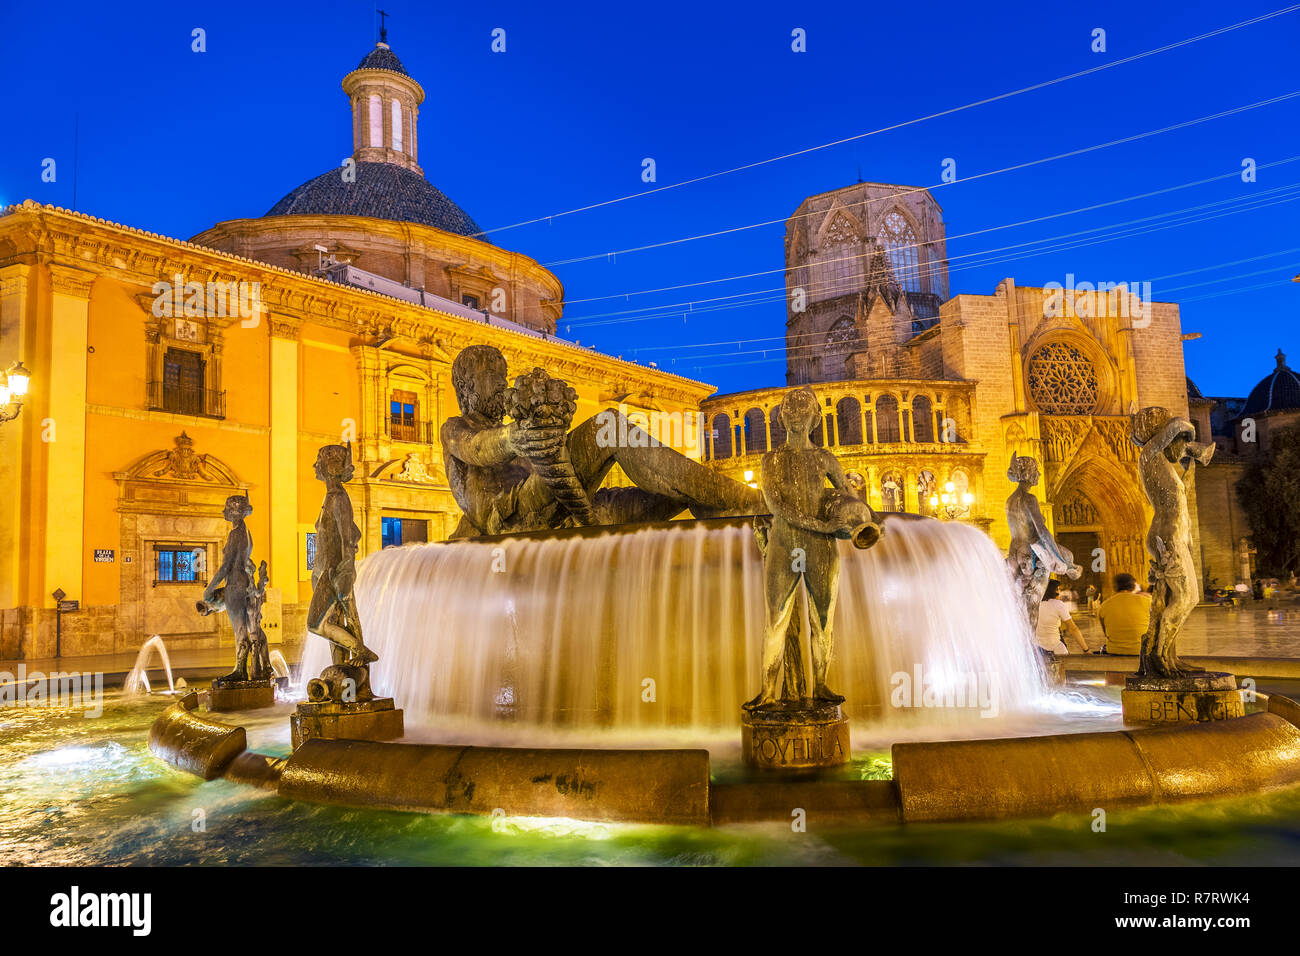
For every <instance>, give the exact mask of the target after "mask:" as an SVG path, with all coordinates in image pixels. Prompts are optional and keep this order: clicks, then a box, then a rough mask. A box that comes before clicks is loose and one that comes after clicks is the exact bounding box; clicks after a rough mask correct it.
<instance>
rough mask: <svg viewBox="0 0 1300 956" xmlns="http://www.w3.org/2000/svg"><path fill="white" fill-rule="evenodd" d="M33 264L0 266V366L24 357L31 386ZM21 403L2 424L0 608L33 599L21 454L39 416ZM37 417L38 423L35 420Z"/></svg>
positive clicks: (34, 365)
mask: <svg viewBox="0 0 1300 956" xmlns="http://www.w3.org/2000/svg"><path fill="white" fill-rule="evenodd" d="M31 271H32V267H31V266H25V265H12V266H6V267H5V268H3V269H0V370H3V369H7V368H8V367H9V366H10V365H11V364H13V363H14V362H15V361H18V360H22V363H23V364H24V365H25V366H27V368H28V370H29V371H31V372H32V375H33V380H32V385H33V387H35V388H38V389H39V388H40V387H41V385H42V384H43V383H41V382H40V381H39V379H37V378H36V376H38V375H40V374H42V373H43V371H44V369H43V368H42V367H41V366H40V365H38V364H37V363H36V361H35V360H34V359H33V357H32V350H33V348H34V345H35V342H34V334H33V333H34V330H33V329H30V328H29V327H28V326H27V324H26V323H25V322H24V319H25V318H26V316H27V305H28V302H29V299H28V296H29V294H30V290H31ZM32 397H34V396H29V397H28V399H26V400H24V402H23V411H22V414H21V415H19V416H18V418H16V419H15V420H14V421H12V422H7V423H6V424H3V425H0V488H4V489H6V491H7V493H6V494H5V495H3V496H0V608H18V607H23V606H25V605H28V604H29V603H30V601H31V598H30V597H29V596H28V593H27V592H28V591H30V590H31V588H30V586H29V587H28V588H27V589H24V588H23V576H24V575H23V571H24V569H25V568H26V567H27V566H28V565H27V562H28V560H29V559H30V558H31V557H32V555H31V553H30V552H29V551H27V550H26V549H25V548H24V547H23V535H24V534H29V533H30V532H31V530H32V529H31V528H30V527H28V525H29V524H30V522H28V521H26V520H24V512H23V500H24V498H25V497H26V496H25V495H24V493H23V492H24V489H25V488H26V487H27V482H26V479H25V477H24V476H25V475H26V473H27V462H26V457H25V456H24V454H23V446H24V444H26V443H25V442H24V441H23V438H24V436H25V435H28V434H36V432H34V431H30V430H31V429H34V428H36V427H37V426H38V425H39V422H38V421H36V419H35V416H34V415H33V412H32V408H31V398H32ZM34 422H36V424H33V423H34Z"/></svg>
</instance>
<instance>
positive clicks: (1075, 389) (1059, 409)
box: [1027, 342, 1098, 415]
mask: <svg viewBox="0 0 1300 956" xmlns="http://www.w3.org/2000/svg"><path fill="white" fill-rule="evenodd" d="M1027 377H1028V379H1029V395H1030V397H1031V398H1032V399H1033V400H1034V404H1035V405H1037V406H1038V410H1039V411H1040V412H1043V413H1045V414H1047V415H1091V414H1092V413H1093V412H1095V411H1096V410H1097V393H1098V385H1097V369H1096V368H1095V367H1094V366H1093V364H1092V362H1091V361H1090V360H1089V359H1088V357H1087V356H1086V355H1084V354H1083V352H1082V351H1080V350H1079V349H1077V348H1075V347H1074V346H1073V345H1069V344H1067V343H1065V342H1052V343H1050V344H1048V345H1044V346H1043V347H1042V348H1040V349H1039V350H1038V351H1037V352H1035V353H1034V354H1033V355H1032V356H1031V357H1030V359H1029V368H1028V372H1027Z"/></svg>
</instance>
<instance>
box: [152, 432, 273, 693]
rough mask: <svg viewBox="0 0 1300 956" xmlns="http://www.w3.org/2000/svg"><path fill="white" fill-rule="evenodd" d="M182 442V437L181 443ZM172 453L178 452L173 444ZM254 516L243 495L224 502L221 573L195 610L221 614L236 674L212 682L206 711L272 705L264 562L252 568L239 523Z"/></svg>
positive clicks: (245, 536) (245, 529)
mask: <svg viewBox="0 0 1300 956" xmlns="http://www.w3.org/2000/svg"><path fill="white" fill-rule="evenodd" d="M184 437H185V436H184V435H183V434H182V436H181V438H184ZM176 445H177V448H178V449H181V448H182V447H183V446H182V444H181V440H180V439H177V442H176ZM252 513H253V506H252V505H251V504H249V502H248V497H247V496H246V495H231V496H230V497H229V498H227V499H226V507H225V511H224V512H223V515H224V517H225V519H226V520H227V521H229V522H230V524H231V528H230V535H229V537H227V538H226V547H225V550H224V551H222V553H221V567H219V568H218V569H217V571H216V573H215V574H213V575H212V579H211V580H210V581H209V582H208V586H207V588H206V589H205V590H204V592H203V597H202V599H201V600H199V601H198V602H197V603H196V605H195V610H197V611H198V612H199V613H200V614H202V615H204V616H207V615H209V614H216V613H220V612H221V611H225V612H226V613H227V614H228V615H229V616H230V626H231V627H232V628H233V629H234V632H235V669H234V670H233V671H231V672H230V673H229V674H227V675H226V676H224V677H218V678H217V679H216V680H214V681H213V682H212V689H211V690H210V691H209V693H208V709H209V710H215V711H228V710H248V709H254V708H258V707H270V706H271V705H272V704H274V703H275V683H274V680H273V677H274V675H273V673H272V671H271V659H270V656H269V654H268V652H267V641H266V632H265V631H264V630H262V606H263V604H265V603H266V583H267V574H266V562H265V561H263V562H262V564H261V567H260V568H259V569H257V571H256V577H254V574H255V570H254V567H253V536H252V535H251V534H249V532H248V526H247V525H246V524H245V523H244V519H246V518H247V517H248V516H249V515H251V514H252Z"/></svg>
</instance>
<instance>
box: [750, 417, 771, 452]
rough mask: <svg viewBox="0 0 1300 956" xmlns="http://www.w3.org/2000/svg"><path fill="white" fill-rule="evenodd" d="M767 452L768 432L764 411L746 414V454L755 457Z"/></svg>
mask: <svg viewBox="0 0 1300 956" xmlns="http://www.w3.org/2000/svg"><path fill="white" fill-rule="evenodd" d="M765 451H767V431H766V429H764V427H763V410H762V409H761V408H751V409H750V410H749V411H747V412H745V452H746V453H747V454H750V455H753V454H758V453H761V452H765Z"/></svg>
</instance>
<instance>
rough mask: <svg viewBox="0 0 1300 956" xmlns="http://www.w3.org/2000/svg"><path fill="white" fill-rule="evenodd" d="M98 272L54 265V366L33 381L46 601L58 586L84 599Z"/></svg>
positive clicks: (51, 328) (43, 595) (26, 411)
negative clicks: (40, 450)
mask: <svg viewBox="0 0 1300 956" xmlns="http://www.w3.org/2000/svg"><path fill="white" fill-rule="evenodd" d="M94 281H95V274H94V273H92V272H87V271H85V270H83V269H74V268H71V267H69V266H60V265H51V266H50V291H51V296H50V326H49V341H50V367H49V375H48V377H47V378H46V380H45V381H44V382H41V381H33V386H34V388H35V390H36V392H37V394H39V395H41V396H42V397H43V398H44V401H38V402H34V403H33V405H35V406H36V407H35V408H30V409H24V410H23V414H24V415H30V414H32V413H33V412H35V411H38V410H39V409H40V407H41V406H42V405H43V406H44V410H45V414H44V416H43V417H44V418H45V419H48V421H47V422H46V421H42V422H39V423H37V426H38V427H39V428H40V430H41V431H40V433H39V434H41V435H42V438H44V437H45V435H48V436H49V437H50V438H51V439H52V440H49V441H43V447H44V449H45V459H46V469H45V475H46V496H45V515H44V525H45V527H44V528H43V534H44V537H45V568H44V576H45V582H44V584H43V586H42V587H41V591H40V595H41V599H42V603H44V602H45V601H51V602H52V600H53V599H52V598H50V597H49V594H50V592H51V591H53V590H54V589H55V588H62V589H63V590H64V591H66V592H67V594H68V597H69V598H71V599H74V600H81V598H82V593H81V584H82V567H83V566H82V560H83V557H84V554H83V552H84V547H83V544H84V542H83V540H82V539H83V536H84V533H85V527H84V521H85V513H86V346H87V345H88V339H89V313H90V287H91V284H92V283H93V282H94Z"/></svg>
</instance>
